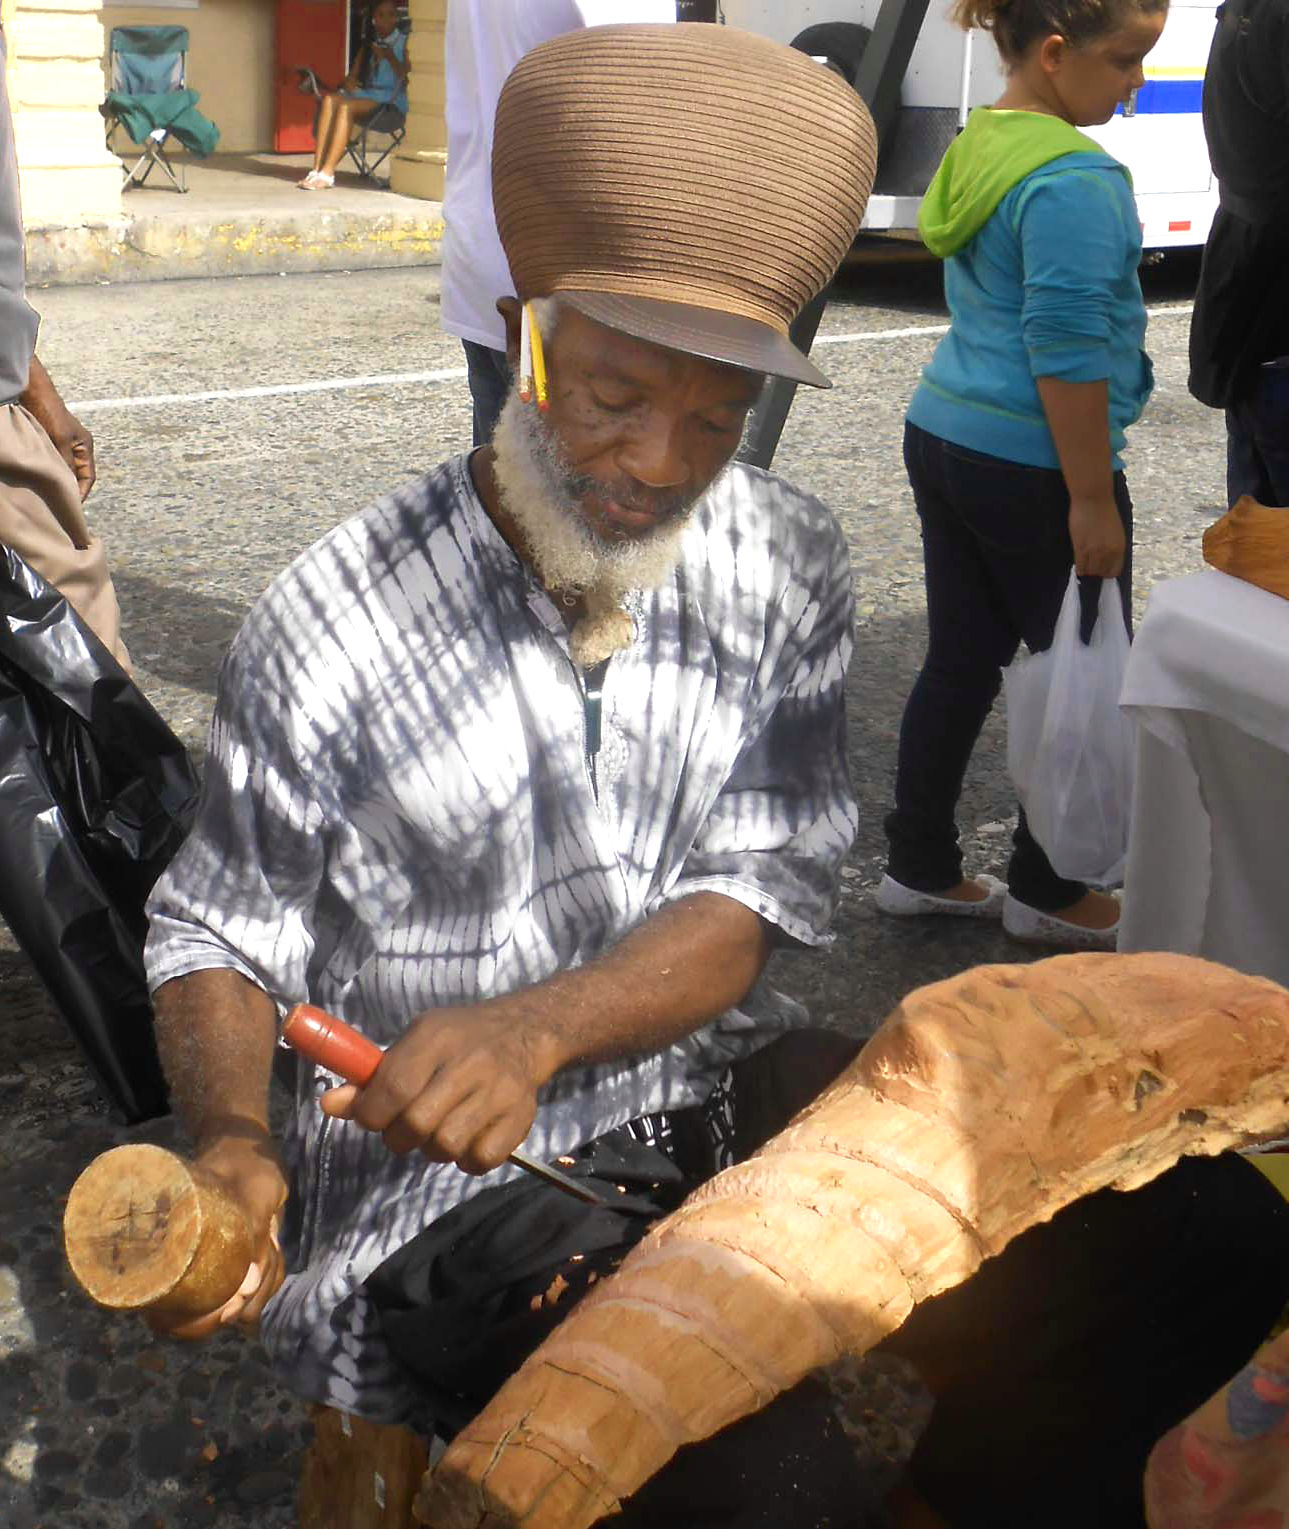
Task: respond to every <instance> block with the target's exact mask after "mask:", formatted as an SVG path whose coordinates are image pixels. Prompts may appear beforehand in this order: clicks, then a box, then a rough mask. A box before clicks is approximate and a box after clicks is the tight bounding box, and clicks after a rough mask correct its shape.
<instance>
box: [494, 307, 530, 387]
mask: <svg viewBox="0 0 1289 1529" xmlns="http://www.w3.org/2000/svg"><path fill="white" fill-rule="evenodd" d="M523 311H524V310H523V307H522V306H521V304H520V301H519V299H518V298H517V297H499V298H498V299H497V312H498V313H499V314H500V315H501V316H502V318H503V319H504V320H505V322H506V360H507V361H509V362H510V370H511V371H512V372H514V374H515V376H516V377H517V376H518V375H519V326H520V320H521V318H522V317H523Z"/></svg>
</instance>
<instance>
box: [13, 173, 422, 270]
mask: <svg viewBox="0 0 1289 1529" xmlns="http://www.w3.org/2000/svg"><path fill="white" fill-rule="evenodd" d="M177 159H179V160H180V161H182V162H183V163H184V168H185V171H186V174H187V182H188V188H189V189H188V192H187V194H186V195H181V194H180V193H179V192H177V191H176V190H175V189H174V188H173V187H172V186H171V185H170V184H169V182H168V181H166V180H165V178H164V176H163V175H162V174H161V172H160V171H159V170H153V172H152V174H151V177H150V178H149V181H148V183H147V185H146V186H142V187H138V186H135V187H131V188H130V189H129V190H128V191H126V192H125V193H124V195H123V197H122V208H123V212H124V219H123V220H122V221H121V222H119V223H115V224H111V225H107V226H100V227H97V228H48V229H41V228H35V229H28V230H27V279H28V282H29V284H30V285H31V286H33V287H35V286H76V285H81V284H85V283H95V282H104V281H108V282H117V281H165V280H171V279H174V278H176V277H184V276H244V275H263V274H266V273H268V274H272V273H275V272H279V271H281V272H286V271H291V272H299V271H338V270H365V269H370V268H371V267H374V266H409V265H437V264H438V263H439V244H440V241H441V239H442V235H443V218H442V215H441V214H442V209H441V206H440V204H439V203H438V202H425V201H420V200H419V199H417V198H415V197H406V196H397V195H395V193H394V192H392V191H390V190H388V189H386V188H385V187H383V186H380V185H375V184H373V183H371V182H369V181H363V180H361V179H360V178H359V177H358V176H357V175H355V174H352V173H346V172H344V171H341V173H339V174H338V175H337V177H336V184H335V187H334V188H333V189H332V190H330V191H316V192H307V191H300V190H298V189H297V182H298V181H299V180H300V178H301V177H302V176H303V175H304V173H305V171H306V170H307V169H308V167H309V165H310V164H311V160H310V159H309V158H308V157H307V156H305V155H300V154H214V155H212V156H211V157H210V158H209V159H205V160H198V159H192V160H189V159H186V158H185V157H184V156H182V155H181V156H177ZM386 167H388V166H386Z"/></svg>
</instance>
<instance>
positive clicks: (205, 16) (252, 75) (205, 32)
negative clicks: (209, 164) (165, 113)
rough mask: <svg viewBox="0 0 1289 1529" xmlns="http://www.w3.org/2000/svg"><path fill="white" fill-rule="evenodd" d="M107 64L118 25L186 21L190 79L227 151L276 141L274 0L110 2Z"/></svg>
mask: <svg viewBox="0 0 1289 1529" xmlns="http://www.w3.org/2000/svg"><path fill="white" fill-rule="evenodd" d="M101 14H102V18H103V32H104V42H103V68H104V70H106V68H107V35H108V34H109V33H110V32H111V30H112V28H113V27H126V26H131V27H146V26H181V27H187V28H188V31H189V34H190V41H189V52H188V84H189V86H190V87H191V88H192V89H193V90H196V91H199V92H200V94H201V100H200V102H198V106H197V109H198V111H200V112H201V113H202V114H203V115H204V116H207V117H209V118H210V120H211V121H212V122H213V123H214V124H215V125H216V127H218V128H219V149H218V151H217V152H219V153H221V154H238V153H241V154H246V153H261V152H264V151H266V150H271V149H272V147H273V89H274V82H273V75H274V59H273V29H274V16H275V7H274V6H273V5H271V4H269V3H268V0H200V3H199V4H198V5H197V6H195V7H189V6H161V5H152V6H141V5H105V6H103V9H102V13H101Z"/></svg>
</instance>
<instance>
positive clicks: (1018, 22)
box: [949, 0, 1168, 66]
mask: <svg viewBox="0 0 1289 1529" xmlns="http://www.w3.org/2000/svg"><path fill="white" fill-rule="evenodd" d="M1167 9H1168V0H953V6H952V8H951V10H950V12H949V18H950V20H951V21H954V22H956V23H957V24H958V26H960V27H962V28H963V29H964V30H966V29H967V28H969V27H981V28H982V29H983V30H984V31H986V32H992V33H993V34H994V41H995V42H996V43H997V45H998V51H999V53H1000V54H1001V55H1002V59H1003V63H1004V64H1008V65H1013V66H1014V65H1016V64H1018V63H1020V61H1021V59H1022V58H1024V56H1025V55H1026V53H1028V52H1029V50H1030V48H1031V47H1032V46H1033V45H1034V43H1036V42H1038V41H1040V40H1041V39H1042V38H1044V37H1051V36H1053V35H1055V36H1057V37H1063V38H1064V39H1065V40H1066V42H1068V43H1069V44H1070V45H1071V47H1075V48H1078V47H1082V46H1083V44H1085V43H1089V42H1093V41H1095V39H1096V38H1098V37H1102V36H1104V35H1105V34H1106V33H1107V32H1114V31H1117V30H1118V29H1119V28H1120V27H1121V26H1124V25H1125V24H1126V23H1127V22H1128V21H1130V20H1131V19H1132V17H1134V16H1157V15H1158V14H1159V13H1160V12H1161V11H1166V10H1167Z"/></svg>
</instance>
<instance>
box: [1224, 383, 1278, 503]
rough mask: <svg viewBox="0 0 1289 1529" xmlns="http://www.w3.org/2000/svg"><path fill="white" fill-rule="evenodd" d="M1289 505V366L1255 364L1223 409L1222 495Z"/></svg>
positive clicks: (1228, 497) (1233, 501) (1233, 500)
mask: <svg viewBox="0 0 1289 1529" xmlns="http://www.w3.org/2000/svg"><path fill="white" fill-rule="evenodd" d="M1241 494H1252V496H1253V497H1254V498H1255V499H1256V500H1257V501H1258V503H1259V504H1267V505H1273V506H1277V507H1289V367H1283V366H1276V367H1266V366H1260V367H1258V369H1257V371H1256V373H1255V374H1254V377H1253V381H1252V383H1251V385H1250V387H1249V388H1248V390H1247V391H1246V392H1244V393H1243V394H1242V395H1241V396H1240V397H1239V398H1237V399H1235V400H1234V401H1233V402H1232V403H1231V405H1230V407H1229V408H1228V409H1227V411H1226V497H1227V502H1228V504H1232V505H1233V504H1234V503H1235V501H1236V500H1237V499H1238V498H1239V497H1240V495H1241Z"/></svg>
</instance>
